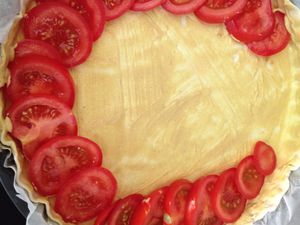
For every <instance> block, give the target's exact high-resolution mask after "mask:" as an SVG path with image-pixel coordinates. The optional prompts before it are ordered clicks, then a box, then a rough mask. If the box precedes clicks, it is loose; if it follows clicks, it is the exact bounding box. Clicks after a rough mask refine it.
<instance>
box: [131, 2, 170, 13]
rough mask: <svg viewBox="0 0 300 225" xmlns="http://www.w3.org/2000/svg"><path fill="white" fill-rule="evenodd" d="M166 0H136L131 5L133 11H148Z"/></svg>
mask: <svg viewBox="0 0 300 225" xmlns="http://www.w3.org/2000/svg"><path fill="white" fill-rule="evenodd" d="M165 1H166V0H136V1H135V2H134V4H133V6H132V7H131V10H133V11H148V10H151V9H154V8H155V7H157V6H160V5H161V4H162V3H164V2H165Z"/></svg>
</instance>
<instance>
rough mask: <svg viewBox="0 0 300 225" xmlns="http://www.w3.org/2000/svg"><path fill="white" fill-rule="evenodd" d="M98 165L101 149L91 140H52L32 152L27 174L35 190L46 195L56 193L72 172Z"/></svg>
mask: <svg viewBox="0 0 300 225" xmlns="http://www.w3.org/2000/svg"><path fill="white" fill-rule="evenodd" d="M101 164H102V152H101V149H100V147H99V146H98V145H97V144H96V143H94V142H92V141H91V140H89V139H87V138H84V137H79V136H62V137H54V138H52V139H50V140H49V141H48V142H46V143H45V144H43V145H42V146H40V147H39V148H38V149H37V150H36V151H35V153H34V156H33V157H32V159H31V161H30V163H29V173H28V174H29V179H30V180H31V182H32V184H33V186H34V187H35V190H36V191H37V192H38V193H40V194H41V195H44V196H49V195H54V194H56V193H57V192H58V190H59V188H60V187H61V186H62V185H63V183H64V182H65V181H66V180H67V179H68V178H70V177H71V176H72V175H73V174H74V173H75V172H78V171H79V170H81V169H84V168H87V167H91V166H97V165H98V166H100V165H101Z"/></svg>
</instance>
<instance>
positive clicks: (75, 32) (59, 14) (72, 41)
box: [23, 2, 93, 66]
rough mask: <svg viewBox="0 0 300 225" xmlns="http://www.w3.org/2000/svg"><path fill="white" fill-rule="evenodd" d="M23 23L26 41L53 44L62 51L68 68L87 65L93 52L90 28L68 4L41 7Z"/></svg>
mask: <svg viewBox="0 0 300 225" xmlns="http://www.w3.org/2000/svg"><path fill="white" fill-rule="evenodd" d="M23 22H24V24H23V25H24V26H23V29H24V34H25V37H26V38H31V39H38V40H43V41H46V42H48V43H50V44H51V45H52V46H54V47H55V48H56V49H57V50H58V51H59V53H60V55H61V56H62V60H63V63H64V64H65V65H66V66H76V65H78V64H80V63H82V62H84V61H85V60H86V59H87V57H88V56H89V54H90V52H91V50H92V44H93V38H92V35H91V32H90V31H89V30H90V29H89V25H88V24H87V22H86V21H85V20H84V18H83V17H82V16H81V15H80V14H79V13H78V12H76V11H75V10H74V9H72V8H71V7H69V6H67V5H66V4H64V3H59V2H49V3H48V2H46V3H43V4H39V5H38V6H36V7H34V8H33V9H31V10H30V11H29V12H28V13H27V14H26V15H25V17H24V20H23Z"/></svg>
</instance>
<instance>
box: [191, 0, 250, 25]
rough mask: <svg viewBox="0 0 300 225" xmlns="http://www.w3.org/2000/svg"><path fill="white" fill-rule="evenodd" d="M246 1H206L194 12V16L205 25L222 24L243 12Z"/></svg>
mask: <svg viewBox="0 0 300 225" xmlns="http://www.w3.org/2000/svg"><path fill="white" fill-rule="evenodd" d="M246 3H247V0H208V1H207V2H206V3H205V4H204V5H203V6H201V7H200V8H198V9H197V10H196V11H195V15H196V16H197V17H198V18H199V19H200V20H202V21H204V22H206V23H224V22H225V21H227V20H230V19H231V18H233V17H234V16H236V15H238V14H240V13H242V12H243V9H244V7H245V6H246Z"/></svg>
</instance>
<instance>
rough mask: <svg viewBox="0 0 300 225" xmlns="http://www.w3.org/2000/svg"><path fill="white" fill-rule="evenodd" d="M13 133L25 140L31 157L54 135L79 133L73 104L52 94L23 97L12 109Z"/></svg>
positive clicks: (27, 154)
mask: <svg viewBox="0 0 300 225" xmlns="http://www.w3.org/2000/svg"><path fill="white" fill-rule="evenodd" d="M7 116H8V117H9V118H10V120H11V122H12V126H13V129H12V135H13V137H15V138H16V139H18V140H19V141H20V142H21V144H22V150H23V153H24V155H25V157H26V158H27V159H31V158H32V156H33V154H34V152H35V151H36V149H37V148H38V147H39V146H41V145H42V144H44V143H45V142H47V141H48V140H49V139H50V138H52V137H55V136H63V135H76V134H77V122H76V119H75V117H74V115H73V113H72V111H71V109H70V107H69V106H67V105H66V104H64V103H63V102H61V101H59V100H58V99H57V98H55V97H53V96H51V95H30V96H28V97H23V98H20V99H19V100H18V101H16V102H14V104H13V105H12V106H11V107H10V108H9V109H8V111H7Z"/></svg>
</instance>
